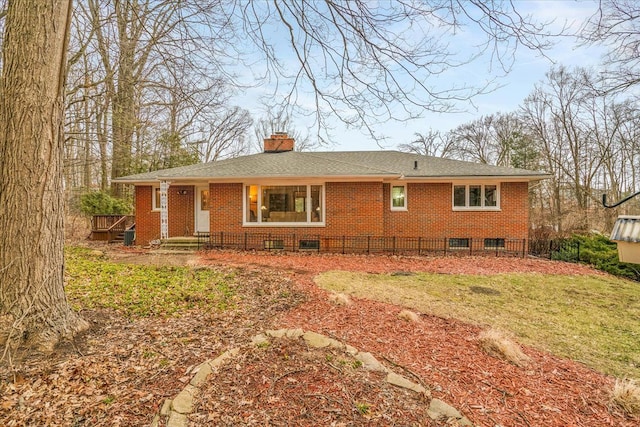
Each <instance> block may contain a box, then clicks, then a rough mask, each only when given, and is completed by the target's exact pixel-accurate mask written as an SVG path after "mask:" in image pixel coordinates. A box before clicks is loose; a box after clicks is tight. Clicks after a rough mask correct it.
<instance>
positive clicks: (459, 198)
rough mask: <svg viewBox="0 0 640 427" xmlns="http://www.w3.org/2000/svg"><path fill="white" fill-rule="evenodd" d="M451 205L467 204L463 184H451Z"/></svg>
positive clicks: (463, 205) (460, 205)
mask: <svg viewBox="0 0 640 427" xmlns="http://www.w3.org/2000/svg"><path fill="white" fill-rule="evenodd" d="M453 206H458V207H465V206H467V196H466V187H465V186H464V185H454V186H453Z"/></svg>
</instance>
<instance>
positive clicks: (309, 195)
mask: <svg viewBox="0 0 640 427" xmlns="http://www.w3.org/2000/svg"><path fill="white" fill-rule="evenodd" d="M244 193H245V194H244V199H245V213H244V224H245V225H251V224H255V225H300V224H313V225H323V224H324V207H323V206H324V186H323V185H245V187H244Z"/></svg>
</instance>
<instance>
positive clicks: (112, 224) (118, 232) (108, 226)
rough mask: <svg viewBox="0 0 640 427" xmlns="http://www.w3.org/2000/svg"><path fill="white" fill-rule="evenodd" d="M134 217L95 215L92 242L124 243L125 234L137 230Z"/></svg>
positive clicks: (92, 222) (92, 221) (92, 218)
mask: <svg viewBox="0 0 640 427" xmlns="http://www.w3.org/2000/svg"><path fill="white" fill-rule="evenodd" d="M135 219H136V217H135V216H133V215H94V216H93V217H91V236H90V237H89V238H90V239H91V240H96V241H101V242H109V243H114V242H122V241H124V232H125V231H127V230H132V229H134V228H135V225H136V223H135Z"/></svg>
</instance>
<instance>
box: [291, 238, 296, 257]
mask: <svg viewBox="0 0 640 427" xmlns="http://www.w3.org/2000/svg"><path fill="white" fill-rule="evenodd" d="M291 246H293V252H296V233H293V242H291Z"/></svg>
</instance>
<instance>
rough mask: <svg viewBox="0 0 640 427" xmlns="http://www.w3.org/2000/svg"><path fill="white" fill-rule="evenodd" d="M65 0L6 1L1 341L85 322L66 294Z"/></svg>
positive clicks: (42, 345)
mask: <svg viewBox="0 0 640 427" xmlns="http://www.w3.org/2000/svg"><path fill="white" fill-rule="evenodd" d="M70 17H71V1H70V0H60V1H46V0H13V1H10V2H9V3H8V12H7V16H6V18H5V19H6V20H5V36H4V46H3V68H2V75H0V123H2V125H1V126H0V230H2V231H1V232H0V343H2V342H6V341H7V339H9V340H10V343H16V344H19V343H21V342H23V341H24V342H26V343H27V344H29V345H33V346H34V347H37V348H39V349H45V350H51V349H53V346H54V345H55V344H56V343H57V342H58V341H59V340H60V339H61V338H66V337H70V336H72V335H73V334H74V333H76V332H78V331H80V330H83V329H85V328H86V327H87V326H88V324H87V323H86V322H85V321H84V320H82V319H81V318H80V317H79V316H78V315H77V314H75V313H74V312H73V311H72V310H71V309H70V307H69V304H68V303H67V299H66V296H65V293H64V286H63V284H64V282H63V269H64V252H63V249H64V247H63V245H64V234H63V232H64V226H63V218H64V215H63V213H64V211H63V197H62V150H63V138H62V117H63V96H62V95H63V88H64V66H65V62H66V60H65V51H66V47H67V37H68V32H69V21H70Z"/></svg>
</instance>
